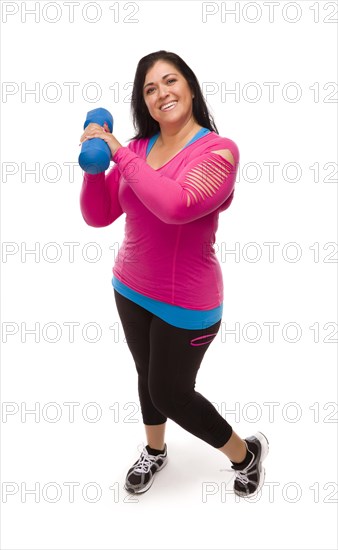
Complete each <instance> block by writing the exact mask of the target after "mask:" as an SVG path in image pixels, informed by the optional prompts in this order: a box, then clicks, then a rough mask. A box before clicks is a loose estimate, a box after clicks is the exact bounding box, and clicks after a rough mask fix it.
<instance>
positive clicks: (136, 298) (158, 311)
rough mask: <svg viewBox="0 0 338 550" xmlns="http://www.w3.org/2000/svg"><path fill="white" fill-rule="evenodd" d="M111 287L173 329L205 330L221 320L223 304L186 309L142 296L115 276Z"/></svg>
mask: <svg viewBox="0 0 338 550" xmlns="http://www.w3.org/2000/svg"><path fill="white" fill-rule="evenodd" d="M112 285H113V287H114V288H115V290H116V291H117V292H119V293H120V294H122V296H124V297H125V298H128V299H129V300H131V301H133V302H135V303H136V304H138V305H139V306H141V307H143V308H144V309H147V310H148V311H150V312H151V313H153V314H154V315H157V317H160V319H162V320H163V321H166V323H169V324H170V325H174V326H175V327H179V328H188V329H201V328H207V327H210V326H211V325H214V324H215V323H216V322H217V321H219V320H220V319H221V318H222V314H223V304H221V305H219V306H218V307H215V308H213V309H206V310H200V309H188V308H184V307H180V306H175V305H172V304H167V303H166V302H161V301H159V300H154V299H153V298H149V297H148V296H144V295H143V294H141V293H140V292H136V291H135V290H133V289H131V288H129V287H128V286H127V285H125V284H124V283H122V282H121V281H120V280H119V279H118V278H117V277H116V276H115V275H114V276H113V278H112Z"/></svg>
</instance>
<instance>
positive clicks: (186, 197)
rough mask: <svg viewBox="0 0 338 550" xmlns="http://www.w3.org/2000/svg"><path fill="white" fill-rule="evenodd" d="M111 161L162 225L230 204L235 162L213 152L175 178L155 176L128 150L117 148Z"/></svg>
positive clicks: (187, 167) (204, 214) (145, 164)
mask: <svg viewBox="0 0 338 550" xmlns="http://www.w3.org/2000/svg"><path fill="white" fill-rule="evenodd" d="M233 156H234V155H233ZM113 161H114V162H115V163H116V164H117V166H118V167H119V170H120V172H121V174H122V176H123V178H124V179H125V180H126V182H127V183H128V184H129V185H130V187H131V188H132V189H133V191H134V192H135V194H136V195H137V196H138V198H139V199H140V200H141V201H142V202H143V204H144V205H145V206H146V207H147V208H148V209H149V210H150V211H151V212H152V213H153V214H155V216H157V217H158V218H160V220H162V221H163V222H165V223H170V224H184V223H188V222H191V221H194V220H196V219H198V218H201V217H202V216H206V215H207V214H209V213H210V212H212V211H214V210H216V209H217V208H218V207H219V206H221V205H222V204H223V203H224V202H225V201H226V200H227V199H229V203H228V205H229V204H230V202H231V200H232V197H233V192H234V185H235V180H236V172H237V166H238V163H237V164H235V165H233V164H231V163H230V162H229V160H227V159H226V158H225V157H224V156H222V155H221V154H219V153H216V152H214V151H210V152H208V153H204V154H202V155H199V156H198V157H196V158H194V159H193V160H191V161H190V162H189V163H188V164H187V165H186V166H185V168H184V169H183V170H182V172H181V173H180V174H179V176H178V177H177V178H176V179H171V178H168V177H167V176H164V175H162V174H160V173H158V172H157V171H156V170H154V169H153V168H151V166H149V165H148V164H147V163H146V161H145V160H144V159H142V158H141V157H139V156H138V155H137V154H136V153H134V152H133V151H131V150H130V149H129V148H127V147H119V148H118V149H117V151H116V152H115V154H114V155H113ZM231 195H232V196H231ZM230 196H231V197H230Z"/></svg>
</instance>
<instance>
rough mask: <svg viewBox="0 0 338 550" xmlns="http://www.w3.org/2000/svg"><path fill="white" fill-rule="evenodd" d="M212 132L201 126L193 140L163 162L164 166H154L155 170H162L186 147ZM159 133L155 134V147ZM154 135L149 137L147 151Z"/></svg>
mask: <svg viewBox="0 0 338 550" xmlns="http://www.w3.org/2000/svg"><path fill="white" fill-rule="evenodd" d="M210 133H211V130H209V128H204V127H203V128H200V129H199V130H198V132H196V134H195V135H194V136H193V137H192V138H191V140H190V141H188V143H187V144H186V145H185V146H184V147H183V148H182V149H180V150H179V151H178V152H177V153H176V155H174V156H173V157H172V158H171V159H169V160H167V162H166V163H165V164H162V166H160V167H159V168H153V170H155V172H157V171H158V170H161V169H162V168H163V167H164V166H166V165H167V164H169V162H171V161H172V160H174V159H175V158H176V157H177V155H179V154H180V153H182V151H184V149H185V148H186V147H189V145H191V144H192V143H194V142H195V141H197V140H199V139H201V138H202V137H204V136H207V135H208V134H210ZM198 134H201V135H200V136H199V135H198ZM159 135H160V132H158V133H157V134H155V136H156V139H155V141H154V143H153V145H152V147H154V145H155V143H156V140H157V138H158V136H159ZM153 137H154V136H152V137H150V138H149V139H148V141H147V146H146V151H147V147H148V145H149V141H150V140H151V139H152V138H153ZM150 151H151V149H150ZM150 151H149V153H150ZM149 153H148V155H149ZM148 155H146V157H145V160H146V159H147V156H148ZM149 166H150V165H149Z"/></svg>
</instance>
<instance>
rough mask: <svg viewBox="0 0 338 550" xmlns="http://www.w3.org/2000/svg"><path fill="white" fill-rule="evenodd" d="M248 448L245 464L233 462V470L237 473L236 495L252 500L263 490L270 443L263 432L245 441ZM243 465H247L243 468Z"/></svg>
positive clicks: (235, 482)
mask: <svg viewBox="0 0 338 550" xmlns="http://www.w3.org/2000/svg"><path fill="white" fill-rule="evenodd" d="M244 441H245V443H246V447H247V457H246V458H245V459H244V461H243V462H240V463H235V462H232V461H230V462H232V466H231V470H229V469H228V468H222V470H225V471H230V472H231V471H234V472H235V481H234V493H235V494H236V495H237V496H239V497H244V498H252V497H254V496H256V494H257V493H258V491H260V489H261V488H262V486H263V484H264V480H265V468H264V467H263V465H262V462H263V460H264V459H265V458H266V456H267V455H268V452H269V441H268V440H267V438H266V437H265V435H264V434H262V432H256V433H255V435H251V436H249V437H246V438H245V439H244ZM243 463H245V464H246V466H245V467H243Z"/></svg>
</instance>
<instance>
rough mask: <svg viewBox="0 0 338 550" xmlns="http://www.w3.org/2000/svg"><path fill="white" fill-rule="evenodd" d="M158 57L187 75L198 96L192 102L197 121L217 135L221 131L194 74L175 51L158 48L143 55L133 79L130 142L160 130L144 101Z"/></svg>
mask: <svg viewBox="0 0 338 550" xmlns="http://www.w3.org/2000/svg"><path fill="white" fill-rule="evenodd" d="M158 60H163V61H167V62H168V63H171V64H172V65H174V66H175V67H176V69H177V70H178V71H179V72H180V73H181V74H182V75H183V76H184V77H185V79H186V80H187V82H188V85H189V87H190V89H191V91H192V93H193V94H194V95H195V97H194V99H193V102H192V105H193V109H192V112H193V116H194V118H195V120H196V121H197V123H198V124H200V125H201V126H203V127H204V128H208V129H209V130H211V131H212V132H216V133H217V134H218V133H219V132H218V130H217V127H216V124H215V122H214V119H213V116H212V115H211V114H210V113H209V111H208V107H207V105H206V102H205V99H204V97H203V94H202V91H201V88H200V85H199V82H198V80H197V78H196V75H195V73H194V72H193V71H192V70H191V69H190V67H189V66H188V65H187V64H186V63H185V61H183V59H182V58H181V57H180V56H179V55H177V54H175V53H173V52H167V51H165V50H159V51H157V52H154V53H150V54H148V55H146V56H144V57H142V59H140V61H139V62H138V65H137V68H136V73H135V78H134V84H133V91H132V94H131V113H132V119H133V125H134V129H135V131H136V135H135V136H134V137H132V138H130V139H129V140H128V141H131V140H132V139H141V138H147V137H151V136H153V135H154V134H156V133H158V132H159V131H160V125H159V123H158V122H157V120H154V119H153V118H152V116H150V113H149V111H148V107H147V105H146V104H145V101H144V97H143V86H144V80H145V77H146V74H147V72H148V70H149V69H151V67H152V66H153V65H154V64H155V63H156V61H158Z"/></svg>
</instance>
